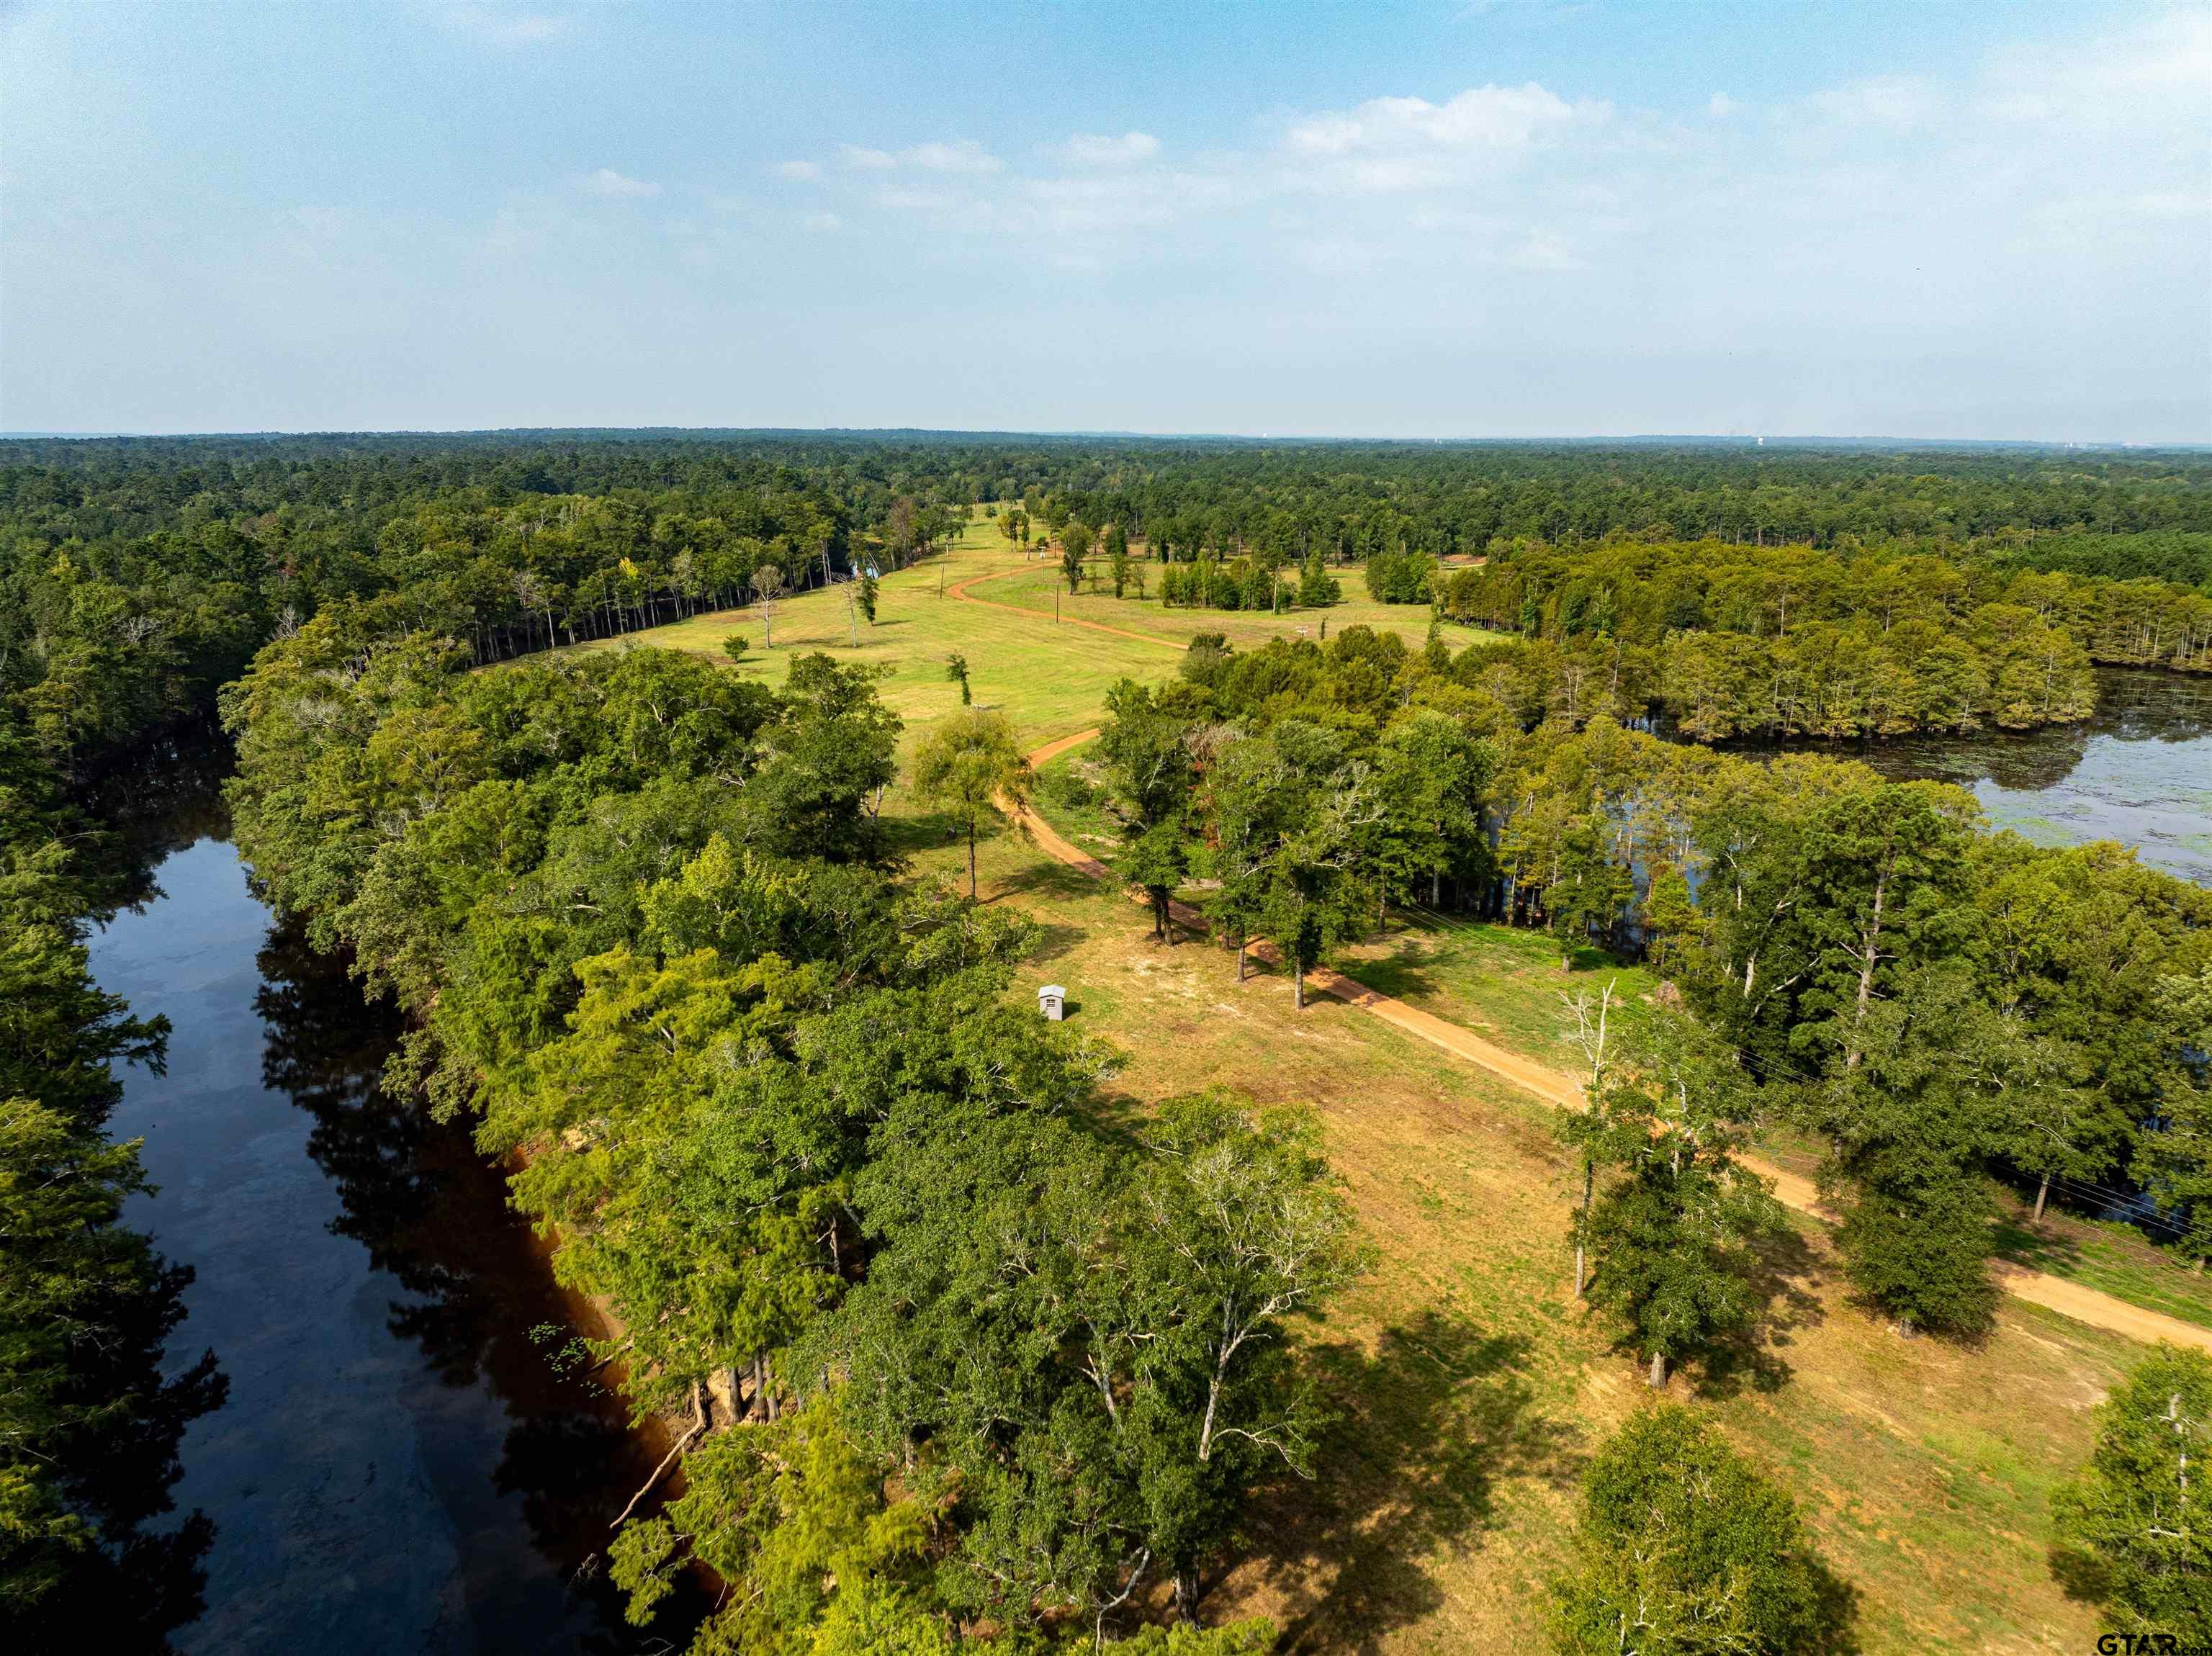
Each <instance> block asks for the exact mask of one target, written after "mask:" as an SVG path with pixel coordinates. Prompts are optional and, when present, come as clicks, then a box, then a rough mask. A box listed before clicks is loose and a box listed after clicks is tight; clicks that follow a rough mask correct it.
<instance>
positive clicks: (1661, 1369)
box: [1645, 1351, 1667, 1392]
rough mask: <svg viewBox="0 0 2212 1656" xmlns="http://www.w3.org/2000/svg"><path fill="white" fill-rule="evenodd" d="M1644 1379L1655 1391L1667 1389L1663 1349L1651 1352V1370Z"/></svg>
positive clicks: (1665, 1355)
mask: <svg viewBox="0 0 2212 1656" xmlns="http://www.w3.org/2000/svg"><path fill="white" fill-rule="evenodd" d="M1645 1379H1646V1380H1647V1381H1648V1383H1649V1384H1650V1387H1651V1389H1652V1390H1653V1391H1655V1392H1663V1391H1665V1390H1666V1389H1667V1354H1666V1353H1665V1352H1664V1351H1654V1352H1653V1353H1652V1354H1651V1372H1650V1374H1649V1375H1647V1376H1646V1377H1645Z"/></svg>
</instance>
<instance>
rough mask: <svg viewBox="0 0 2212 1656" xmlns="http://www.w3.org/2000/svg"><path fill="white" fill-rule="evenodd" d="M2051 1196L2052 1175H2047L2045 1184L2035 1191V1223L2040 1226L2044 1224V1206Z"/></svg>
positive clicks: (2044, 1179)
mask: <svg viewBox="0 0 2212 1656" xmlns="http://www.w3.org/2000/svg"><path fill="white" fill-rule="evenodd" d="M2050 1196H2051V1175H2050V1174H2047V1173H2046V1174H2044V1175H2043V1182H2042V1183H2041V1184H2040V1185H2039V1186H2036V1189H2035V1222H2036V1223H2037V1224H2041V1223H2042V1222H2043V1204H2044V1203H2045V1201H2047V1200H2049V1199H2050Z"/></svg>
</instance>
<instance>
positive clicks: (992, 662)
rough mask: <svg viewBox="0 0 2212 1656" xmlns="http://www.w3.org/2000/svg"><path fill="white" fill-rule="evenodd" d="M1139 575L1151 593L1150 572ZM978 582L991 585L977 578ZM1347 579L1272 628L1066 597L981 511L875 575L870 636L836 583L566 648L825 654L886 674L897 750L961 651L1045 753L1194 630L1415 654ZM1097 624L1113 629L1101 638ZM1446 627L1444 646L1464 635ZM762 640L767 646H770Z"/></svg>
mask: <svg viewBox="0 0 2212 1656" xmlns="http://www.w3.org/2000/svg"><path fill="white" fill-rule="evenodd" d="M1150 573H1151V575H1152V591H1154V592H1155V593H1157V592H1158V570H1157V569H1153V570H1152V571H1151V572H1150ZM984 577H988V578H989V579H979V578H984ZM1344 579H1345V586H1346V594H1347V596H1349V595H1351V594H1352V593H1358V594H1359V596H1360V598H1361V601H1360V602H1358V603H1357V604H1340V605H1337V606H1335V607H1334V608H1331V609H1328V610H1300V611H1293V612H1291V614H1289V615H1286V616H1282V617H1280V618H1277V617H1273V616H1239V615H1237V614H1233V613H1230V612H1225V611H1219V610H1181V609H1176V610H1170V609H1168V608H1166V607H1164V605H1162V604H1160V603H1159V601H1158V597H1152V598H1147V599H1143V600H1139V599H1137V598H1135V597H1130V598H1127V599H1121V600H1116V599H1115V598H1114V597H1110V596H1106V597H1098V596H1093V595H1088V594H1086V595H1084V596H1081V597H1068V596H1067V591H1066V582H1065V580H1063V579H1061V578H1060V574H1059V566H1058V563H1057V561H1056V560H1055V561H1054V563H1053V564H1051V565H1050V566H1049V567H1048V566H1047V565H1045V564H1042V563H1040V562H1038V561H1036V560H1035V559H1034V558H1032V559H1030V560H1028V561H1026V562H1025V561H1024V558H1023V555H1022V554H1021V553H1020V551H1019V550H1018V549H1015V548H1013V547H1011V546H1009V545H1008V544H1007V543H1006V539H1005V537H1003V536H1001V535H1000V533H999V531H998V525H996V523H995V522H994V521H993V520H991V519H987V518H983V517H981V516H980V515H979V516H977V517H975V518H974V519H970V520H969V525H968V529H967V532H966V533H965V534H964V535H963V536H962V537H961V538H960V539H959V541H958V542H957V543H955V545H954V546H953V549H952V550H951V552H950V553H949V554H947V555H944V556H942V557H938V558H933V559H931V560H928V561H926V562H924V563H921V564H919V565H917V566H915V567H913V568H909V569H901V570H897V571H895V572H894V573H891V574H889V575H886V576H884V579H883V581H882V584H881V591H880V592H879V595H878V598H877V602H876V624H875V625H874V626H873V627H871V626H869V625H868V623H867V622H866V619H864V618H860V617H857V616H854V615H853V614H852V613H851V612H850V609H849V606H848V599H849V597H850V596H851V592H850V589H849V588H848V587H847V586H843V585H840V586H835V587H830V588H827V589H823V590H818V591H811V592H806V593H803V594H801V595H800V596H799V597H793V598H786V599H784V600H782V601H781V603H779V604H777V605H776V607H775V621H774V625H773V628H772V629H771V627H770V626H769V622H767V620H766V619H765V618H764V617H763V616H762V615H761V614H760V612H759V610H758V609H757V607H751V608H747V609H743V610H718V611H716V612H715V613H714V614H713V615H707V616H694V617H693V618H692V619H690V621H684V622H675V623H673V624H671V625H670V626H666V627H656V628H651V629H649V630H648V631H646V632H642V633H633V634H629V635H628V636H627V637H626V638H623V639H613V640H599V641H597V642H594V643H592V644H586V645H579V646H575V647H577V648H579V649H586V650H614V649H621V648H623V646H624V645H626V644H640V645H652V646H659V647H661V648H664V649H678V650H691V651H696V652H699V653H700V654H702V655H709V656H712V657H714V658H715V659H716V660H720V659H722V658H723V654H722V640H724V639H726V638H727V637H728V636H730V635H731V634H733V633H734V634H741V635H742V636H743V637H744V638H745V639H746V640H749V642H750V645H751V646H752V653H751V658H750V659H749V660H747V661H746V662H744V664H742V665H740V666H739V667H738V671H739V672H741V673H744V674H745V675H746V676H749V677H757V678H760V679H763V680H764V681H766V682H769V683H771V684H774V683H781V682H782V679H783V676H784V674H785V673H786V672H787V670H789V666H790V663H791V658H793V656H794V655H799V654H802V653H805V652H809V651H815V650H821V651H827V652H829V653H830V654H831V655H834V656H835V657H836V658H837V659H838V660H840V661H844V662H855V661H857V662H866V663H868V664H872V665H874V666H877V667H879V668H881V669H883V670H884V680H883V682H882V685H881V687H880V688H881V694H882V695H883V697H884V701H886V702H888V703H889V704H890V706H891V707H894V708H896V710H897V711H898V713H899V716H900V717H901V718H902V719H905V720H906V725H907V731H906V739H907V741H908V743H913V742H914V741H915V739H916V737H918V736H919V735H920V734H921V731H925V730H926V729H927V727H928V725H930V723H931V722H932V721H933V720H934V719H939V718H940V717H942V716H943V715H944V714H945V713H949V712H950V711H951V710H952V709H953V708H955V707H958V706H959V705H960V690H959V687H958V686H957V685H956V684H953V683H951V682H948V681H947V679H946V678H945V658H946V657H947V656H948V655H950V654H951V653H952V652H955V651H958V652H961V653H962V654H963V655H965V656H966V657H967V658H968V669H969V683H970V686H971V688H972V690H973V694H974V695H975V702H976V705H978V706H980V707H996V708H998V709H999V710H1000V711H1001V712H1003V713H1005V714H1006V717H1007V718H1009V719H1012V721H1013V723H1014V726H1015V729H1016V730H1017V731H1019V732H1020V734H1021V735H1022V737H1024V739H1025V740H1028V741H1030V742H1032V743H1043V742H1048V741H1049V740H1051V739H1052V738H1053V737H1058V736H1066V735H1068V734H1070V733H1072V732H1073V731H1079V730H1081V729H1083V728H1085V726H1086V725H1094V724H1096V723H1097V720H1098V715H1099V710H1100V709H1101V708H1102V707H1103V706H1104V705H1105V701H1106V692H1107V690H1108V689H1109V688H1110V687H1111V686H1112V685H1114V684H1115V682H1118V681H1119V680H1121V679H1123V678H1137V679H1142V680H1151V679H1159V678H1165V677H1167V676H1170V674H1172V673H1173V672H1174V671H1175V669H1176V662H1177V660H1178V658H1179V657H1180V656H1181V653H1182V651H1183V650H1184V649H1186V648H1187V647H1188V645H1189V643H1190V640H1191V639H1192V637H1193V636H1194V634H1199V633H1208V632H1218V633H1227V634H1229V635H1230V636H1231V639H1232V640H1234V641H1235V642H1236V643H1237V646H1238V647H1240V648H1249V647H1251V646H1254V645H1255V644H1259V643H1262V642H1264V641H1265V640H1267V639H1268V638H1271V637H1276V636H1283V637H1291V638H1295V637H1297V635H1298V632H1299V629H1300V628H1304V629H1306V631H1307V633H1308V634H1309V635H1310V636H1318V634H1319V633H1320V629H1321V623H1322V618H1323V617H1324V616H1326V617H1327V619H1328V627H1329V630H1330V631H1331V633H1332V634H1334V633H1337V632H1340V631H1341V630H1342V629H1343V628H1345V627H1347V626H1350V625H1352V624H1353V623H1354V622H1365V623H1366V624H1367V625H1369V626H1372V627H1375V628H1377V629H1378V630H1383V629H1386V628H1387V629H1388V630H1389V631H1392V632H1395V633H1397V634H1400V635H1401V636H1402V637H1403V638H1405V639H1406V640H1407V642H1408V643H1409V644H1411V645H1413V646H1419V644H1420V643H1421V641H1422V640H1423V639H1424V638H1425V636H1426V635H1427V632H1428V624H1429V611H1428V610H1427V609H1426V607H1425V606H1422V605H1407V604H1370V603H1368V602H1366V601H1365V589H1364V585H1363V584H1362V582H1361V580H1360V579H1359V576H1358V573H1357V572H1356V571H1351V572H1346V575H1345V578H1344ZM963 583H969V584H972V586H971V592H970V597H971V599H972V600H975V601H966V602H963V600H962V599H961V598H959V597H956V596H954V595H953V589H955V588H957V587H959V586H961V585H963ZM940 589H942V591H940ZM1055 590H1057V591H1058V592H1059V594H1060V604H1061V618H1060V619H1059V620H1058V621H1055V620H1054V615H1053V598H1054V591H1055ZM856 622H857V625H856V624H855V623H856ZM1078 622H1091V623H1094V624H1093V625H1088V626H1085V625H1078V624H1076V623H1078ZM1103 628H1115V629H1119V630H1117V631H1106V630H1102V629H1103ZM1452 630H1453V633H1454V634H1455V637H1456V636H1458V635H1460V634H1462V633H1463V632H1464V629H1462V628H1453V629H1452ZM771 631H772V632H773V635H774V640H775V644H774V647H773V648H770V647H769V646H768V640H769V636H770V634H771ZM1132 635H1133V636H1132ZM856 638H857V640H858V642H857V645H856V643H855V639H856Z"/></svg>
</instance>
